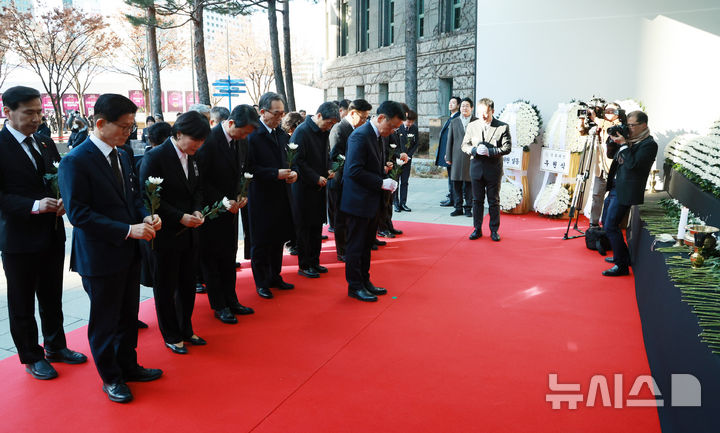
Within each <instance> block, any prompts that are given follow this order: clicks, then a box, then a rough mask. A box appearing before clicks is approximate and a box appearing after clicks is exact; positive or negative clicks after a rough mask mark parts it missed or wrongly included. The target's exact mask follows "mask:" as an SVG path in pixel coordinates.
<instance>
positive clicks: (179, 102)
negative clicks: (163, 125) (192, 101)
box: [167, 90, 185, 113]
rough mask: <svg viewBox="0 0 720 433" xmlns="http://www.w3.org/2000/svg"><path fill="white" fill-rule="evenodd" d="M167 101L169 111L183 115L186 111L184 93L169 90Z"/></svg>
mask: <svg viewBox="0 0 720 433" xmlns="http://www.w3.org/2000/svg"><path fill="white" fill-rule="evenodd" d="M167 100H168V111H169V112H171V113H178V112H180V113H182V112H183V110H184V109H185V108H184V107H183V102H185V101H184V95H183V92H182V91H178V90H168V92H167Z"/></svg>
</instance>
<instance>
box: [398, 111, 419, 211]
mask: <svg viewBox="0 0 720 433" xmlns="http://www.w3.org/2000/svg"><path fill="white" fill-rule="evenodd" d="M417 117H418V115H417V113H416V112H415V111H414V110H411V109H408V111H407V118H406V119H405V121H404V122H403V124H402V125H401V126H400V129H398V131H397V136H398V139H399V141H400V145H401V146H402V150H403V152H405V153H406V154H407V156H408V158H412V157H413V155H415V151H416V150H417V148H418V144H419V140H418V127H417V125H416V124H415V122H416V121H417ZM411 164H412V159H408V162H407V164H405V165H403V166H402V171H401V172H400V178H399V179H398V183H399V186H398V190H397V191H395V194H394V195H393V205H394V206H395V212H403V211H404V212H410V208H409V207H408V206H407V194H408V181H409V180H410V165H411Z"/></svg>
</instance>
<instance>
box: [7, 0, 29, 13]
mask: <svg viewBox="0 0 720 433" xmlns="http://www.w3.org/2000/svg"><path fill="white" fill-rule="evenodd" d="M13 3H14V4H15V7H16V8H17V10H19V11H20V12H31V13H35V1H34V0H14V1H13V0H0V9H2V8H3V7H10V6H12V4H13Z"/></svg>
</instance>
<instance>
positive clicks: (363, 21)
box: [358, 0, 370, 51]
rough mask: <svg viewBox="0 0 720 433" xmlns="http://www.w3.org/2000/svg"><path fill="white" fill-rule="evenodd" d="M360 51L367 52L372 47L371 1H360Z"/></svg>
mask: <svg viewBox="0 0 720 433" xmlns="http://www.w3.org/2000/svg"><path fill="white" fill-rule="evenodd" d="M359 4H360V8H359V15H360V16H359V17H358V21H359V22H360V26H358V51H366V50H367V49H368V48H370V47H369V45H370V0H360V1H359Z"/></svg>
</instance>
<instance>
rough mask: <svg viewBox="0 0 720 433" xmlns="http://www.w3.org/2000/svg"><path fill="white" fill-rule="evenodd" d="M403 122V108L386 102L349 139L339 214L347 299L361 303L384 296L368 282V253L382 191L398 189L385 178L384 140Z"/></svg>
mask: <svg viewBox="0 0 720 433" xmlns="http://www.w3.org/2000/svg"><path fill="white" fill-rule="evenodd" d="M404 119H405V110H404V109H403V107H402V105H400V104H399V103H397V102H394V101H385V102H383V103H382V104H380V106H379V107H378V109H377V116H375V117H373V119H372V120H371V121H370V122H367V123H366V124H365V125H363V126H362V127H360V128H358V129H356V130H355V131H354V132H353V133H352V134H351V135H350V138H349V139H348V151H347V155H346V162H345V175H344V180H343V193H342V202H341V203H340V210H341V211H342V212H344V213H345V214H347V248H346V252H345V279H346V280H347V282H348V296H350V297H352V298H355V299H358V300H360V301H365V302H373V301H377V295H384V294H386V293H387V290H385V289H384V288H381V287H375V286H374V285H373V284H372V283H371V282H370V251H371V248H372V245H373V243H374V241H375V233H376V232H377V224H378V210H379V209H380V207H381V202H382V200H383V191H390V192H393V191H395V189H397V182H395V181H394V180H392V179H387V178H385V175H386V173H387V172H386V170H385V167H387V166H386V164H385V160H386V155H385V151H384V140H383V138H384V137H388V136H389V135H390V134H392V133H393V132H394V131H396V130H397V129H398V128H399V127H400V125H401V124H402V122H403V120H404ZM390 165H392V164H390Z"/></svg>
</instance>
